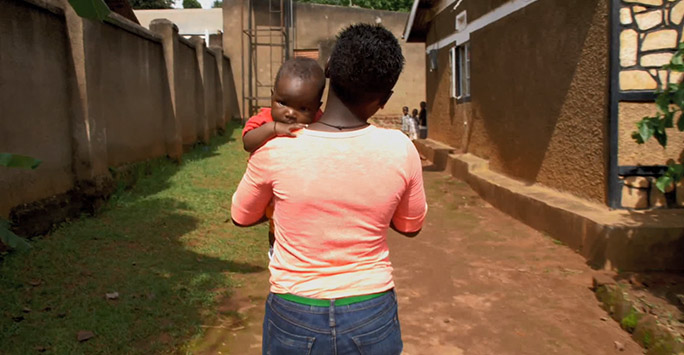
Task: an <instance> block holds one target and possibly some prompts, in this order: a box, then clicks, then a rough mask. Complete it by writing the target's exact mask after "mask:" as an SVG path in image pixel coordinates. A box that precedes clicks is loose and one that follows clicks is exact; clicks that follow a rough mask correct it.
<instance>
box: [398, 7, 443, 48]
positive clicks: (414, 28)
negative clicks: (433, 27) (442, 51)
mask: <svg viewBox="0 0 684 355" xmlns="http://www.w3.org/2000/svg"><path fill="white" fill-rule="evenodd" d="M436 2H437V0H414V1H413V6H411V13H409V16H408V18H407V19H406V27H405V28H404V35H403V36H402V37H403V38H404V39H405V40H406V42H425V39H426V37H427V32H428V30H429V29H430V21H431V20H432V16H430V13H431V9H432V7H433V5H435V3H436Z"/></svg>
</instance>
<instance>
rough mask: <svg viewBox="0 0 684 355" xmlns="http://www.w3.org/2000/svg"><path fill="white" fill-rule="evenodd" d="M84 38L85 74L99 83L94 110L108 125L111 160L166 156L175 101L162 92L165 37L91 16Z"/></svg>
mask: <svg viewBox="0 0 684 355" xmlns="http://www.w3.org/2000/svg"><path fill="white" fill-rule="evenodd" d="M84 40H85V46H86V63H87V65H86V75H87V77H88V79H89V80H92V82H94V83H95V82H96V83H97V89H96V94H95V97H93V99H94V100H97V102H98V103H97V105H96V110H94V112H93V115H94V117H95V121H96V122H98V123H100V124H105V125H106V127H107V156H108V161H109V165H110V166H118V165H121V164H124V163H129V162H135V161H141V160H145V159H149V158H153V157H158V156H163V155H164V154H165V153H166V147H165V141H164V128H163V127H164V125H163V122H164V117H163V115H164V114H168V108H169V107H170V105H171V103H170V102H169V101H168V100H165V99H164V96H163V95H164V92H163V90H164V89H165V87H166V85H165V83H164V81H163V77H164V76H165V75H166V70H165V67H164V57H163V52H162V45H161V43H159V42H154V41H150V40H148V39H145V38H141V37H139V36H136V35H135V34H132V33H129V32H127V31H122V30H121V29H119V28H117V27H115V26H112V25H109V24H103V23H97V22H90V21H89V22H86V27H85V37H84ZM112 58H116V60H112Z"/></svg>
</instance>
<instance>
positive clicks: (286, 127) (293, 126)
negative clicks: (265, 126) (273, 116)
mask: <svg viewBox="0 0 684 355" xmlns="http://www.w3.org/2000/svg"><path fill="white" fill-rule="evenodd" d="M273 124H274V125H275V132H276V136H286V137H296V136H297V135H295V134H294V133H292V132H294V131H297V130H300V129H302V128H304V127H306V126H307V125H305V124H303V123H282V122H275V121H274V122H273Z"/></svg>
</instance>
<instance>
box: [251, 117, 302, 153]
mask: <svg viewBox="0 0 684 355" xmlns="http://www.w3.org/2000/svg"><path fill="white" fill-rule="evenodd" d="M304 127H306V125H305V124H301V123H282V122H275V121H273V122H268V123H265V124H263V125H261V126H260V127H257V128H255V129H253V130H251V131H249V132H247V133H245V135H244V136H243V137H242V145H243V147H244V148H245V150H246V151H248V152H250V153H254V151H255V150H257V149H258V148H259V147H261V146H262V145H264V144H265V143H266V142H268V141H269V140H270V139H272V138H275V137H277V136H289V137H294V136H295V135H294V134H293V133H292V132H293V131H296V130H298V129H301V128H304Z"/></svg>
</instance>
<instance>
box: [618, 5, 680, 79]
mask: <svg viewBox="0 0 684 355" xmlns="http://www.w3.org/2000/svg"><path fill="white" fill-rule="evenodd" d="M683 19H684V0H622V8H621V9H620V25H621V31H620V78H619V79H620V90H621V91H623V92H625V91H645V90H647V91H652V90H655V89H657V88H659V87H663V86H664V85H666V84H667V83H668V82H670V83H674V82H678V81H679V80H680V79H681V73H669V72H668V71H665V70H661V69H660V67H662V66H663V65H665V64H667V63H669V62H670V59H671V58H672V55H673V53H674V51H675V49H676V48H677V45H678V44H679V43H680V42H684V38H682V20H683Z"/></svg>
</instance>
